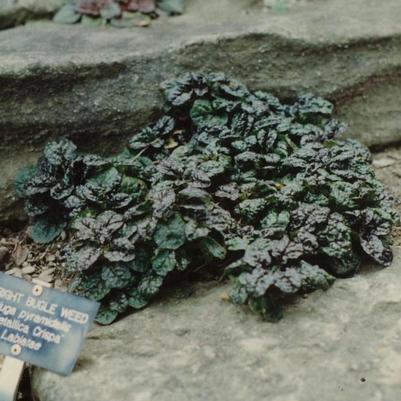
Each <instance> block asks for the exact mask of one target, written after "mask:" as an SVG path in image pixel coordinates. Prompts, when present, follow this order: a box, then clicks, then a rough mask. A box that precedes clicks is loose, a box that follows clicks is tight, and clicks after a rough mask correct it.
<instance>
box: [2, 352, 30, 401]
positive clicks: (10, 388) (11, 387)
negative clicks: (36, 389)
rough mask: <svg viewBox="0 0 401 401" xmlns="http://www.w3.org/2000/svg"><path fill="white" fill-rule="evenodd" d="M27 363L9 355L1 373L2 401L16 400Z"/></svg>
mask: <svg viewBox="0 0 401 401" xmlns="http://www.w3.org/2000/svg"><path fill="white" fill-rule="evenodd" d="M24 365H25V363H24V362H23V361H20V360H18V359H15V358H12V357H10V356H7V357H6V358H5V359H4V362H3V367H2V369H1V373H0V401H15V400H16V397H17V392H18V386H19V383H20V381H21V377H22V372H23V371H24Z"/></svg>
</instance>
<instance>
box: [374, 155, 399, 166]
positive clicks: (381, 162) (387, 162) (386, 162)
mask: <svg viewBox="0 0 401 401" xmlns="http://www.w3.org/2000/svg"><path fill="white" fill-rule="evenodd" d="M394 163H395V160H394V159H390V158H389V157H382V158H380V159H374V160H373V163H372V164H373V167H376V168H384V167H389V166H391V165H392V164H394Z"/></svg>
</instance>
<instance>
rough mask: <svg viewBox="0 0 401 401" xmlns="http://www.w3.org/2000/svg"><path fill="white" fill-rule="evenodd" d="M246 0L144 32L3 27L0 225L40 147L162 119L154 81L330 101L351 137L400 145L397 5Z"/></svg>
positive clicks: (119, 132) (205, 4) (14, 211)
mask: <svg viewBox="0 0 401 401" xmlns="http://www.w3.org/2000/svg"><path fill="white" fill-rule="evenodd" d="M259 3H261V2H255V1H254V0H221V1H218V2H216V1H215V0H203V1H197V0H188V2H187V10H186V13H185V14H184V15H183V16H180V17H175V18H167V17H166V18H160V19H159V20H158V21H155V22H154V23H153V24H152V26H151V27H150V28H148V29H139V28H136V29H126V30H118V29H115V28H107V27H106V28H94V27H87V26H82V25H76V26H64V25H57V24H53V23H52V22H38V23H31V24H27V25H26V26H23V27H18V28H14V29H8V30H3V31H1V32H0V88H1V91H0V171H1V172H2V174H1V175H0V222H4V221H13V220H20V219H21V218H23V215H22V214H21V208H20V207H18V204H17V203H16V199H15V197H14V196H13V191H12V187H13V185H12V180H13V177H14V175H15V173H16V171H17V170H18V169H19V168H20V167H21V166H23V165H26V164H27V163H29V162H31V161H33V160H35V158H36V157H37V155H38V154H39V152H40V150H41V149H42V148H43V145H44V143H45V142H47V141H49V140H50V139H52V138H59V137H61V136H68V137H71V138H73V139H74V140H75V141H76V142H77V143H78V144H79V146H80V148H81V149H84V150H88V149H89V150H95V151H101V152H105V153H108V152H111V151H115V150H117V149H118V148H120V147H121V146H122V144H123V143H124V142H125V141H126V139H127V137H129V136H130V135H132V133H133V132H135V131H136V130H138V129H139V128H140V127H142V126H144V125H145V124H147V123H149V122H151V121H152V120H154V119H155V118H156V116H157V115H158V114H159V113H160V109H161V107H162V97H161V95H160V92H159V89H158V88H159V84H160V82H162V81H163V80H165V79H168V78H172V77H175V76H177V75H178V74H180V73H182V72H184V71H188V70H200V71H212V70H215V71H216V70H218V71H224V72H226V73H227V74H229V75H231V76H234V77H237V78H238V79H241V80H242V81H244V82H245V83H247V84H248V85H249V86H250V87H251V88H252V89H264V90H269V91H272V92H274V93H276V94H278V95H279V96H281V97H291V96H293V95H294V93H295V92H305V91H313V92H316V93H318V94H320V95H323V96H326V97H328V98H329V99H331V100H332V101H333V102H334V103H335V104H336V107H337V114H338V116H339V117H340V118H342V119H344V120H345V121H346V122H348V123H349V125H350V129H349V131H348V135H350V136H353V137H355V138H358V139H360V140H362V141H363V142H364V143H366V144H367V145H370V146H373V145H383V144H388V143H392V142H398V141H400V139H401V128H400V127H401V117H400V116H401V104H400V102H399V96H400V94H401V25H400V23H399V20H400V17H401V2H399V0H386V2H385V4H382V3H380V2H373V1H370V0H353V1H352V2H350V1H348V0H302V1H299V2H293V3H294V5H293V6H292V7H290V9H289V11H288V12H286V13H281V14H274V13H272V12H271V11H269V10H268V9H265V8H263V7H262V5H261V4H259Z"/></svg>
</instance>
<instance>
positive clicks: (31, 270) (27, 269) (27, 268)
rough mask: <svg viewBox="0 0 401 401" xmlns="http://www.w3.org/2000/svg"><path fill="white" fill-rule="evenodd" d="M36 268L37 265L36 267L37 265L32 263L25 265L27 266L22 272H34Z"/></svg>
mask: <svg viewBox="0 0 401 401" xmlns="http://www.w3.org/2000/svg"><path fill="white" fill-rule="evenodd" d="M35 270H36V267H35V266H32V265H25V266H24V267H23V268H22V272H23V273H24V274H32V273H34V272H35Z"/></svg>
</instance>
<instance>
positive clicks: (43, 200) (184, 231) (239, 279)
mask: <svg viewBox="0 0 401 401" xmlns="http://www.w3.org/2000/svg"><path fill="white" fill-rule="evenodd" d="M162 89H163V92H164V95H165V98H166V112H165V115H164V116H162V117H161V118H160V119H159V120H158V121H157V122H156V123H155V124H153V125H151V126H149V127H147V128H145V129H143V130H141V131H139V132H138V133H136V134H135V135H134V136H133V137H132V138H131V139H130V140H129V142H128V144H127V147H126V148H125V149H124V150H123V151H122V152H121V153H120V154H118V155H113V156H111V157H100V156H97V155H91V154H81V153H79V152H77V149H76V147H75V145H74V144H73V143H71V142H70V141H68V140H62V141H60V142H53V143H50V144H48V145H47V147H46V148H45V150H44V153H43V156H42V157H41V158H40V159H39V161H38V163H37V165H36V166H33V167H29V168H26V169H24V170H22V171H21V172H20V174H19V175H18V177H17V180H16V184H17V185H16V186H17V191H18V193H19V195H20V196H21V197H23V198H24V199H25V202H26V211H27V214H28V215H29V216H30V218H31V223H32V237H33V239H34V240H35V241H37V242H39V243H49V242H51V241H53V240H54V239H56V238H57V237H58V236H59V235H60V234H61V233H62V232H63V231H64V230H67V231H68V232H69V233H70V235H71V238H72V239H71V241H70V244H69V246H68V249H67V252H66V269H67V270H68V272H69V273H71V274H72V275H73V276H74V279H73V280H72V282H71V290H73V291H75V292H77V293H79V294H81V295H84V296H86V297H88V298H91V299H94V300H98V301H101V303H102V307H101V310H100V312H99V315H98V321H99V322H100V323H103V324H108V323H111V322H112V321H114V320H115V319H116V318H117V317H118V316H119V315H120V314H121V313H124V312H126V311H127V310H129V309H130V308H134V309H140V308H143V307H144V306H146V305H147V304H148V303H149V302H150V301H151V300H152V298H153V297H154V296H155V295H156V294H157V293H158V292H159V291H160V289H161V288H162V287H163V286H164V285H165V284H166V283H168V282H171V281H174V280H177V279H179V278H180V277H181V276H182V275H184V274H188V273H190V272H194V271H199V270H202V269H203V270H207V271H208V272H211V273H212V274H215V275H216V276H221V275H224V276H225V277H227V278H229V279H230V280H231V281H232V283H233V285H232V290H231V294H230V296H231V299H232V301H233V302H235V303H237V304H242V305H247V306H249V307H250V308H251V309H252V310H253V311H256V312H258V313H260V314H261V315H262V316H263V317H265V318H267V319H278V318H280V317H281V314H282V305H283V304H284V303H285V302H286V301H287V300H288V299H292V298H293V297H294V296H296V295H298V294H303V293H307V292H311V291H314V290H316V289H327V288H328V287H329V286H330V285H331V284H332V283H333V281H334V280H335V278H336V277H342V278H344V277H350V276H352V275H354V274H355V273H357V272H358V270H359V268H360V266H361V263H362V261H363V260H365V259H366V260H371V261H374V262H376V263H378V264H380V265H383V266H388V265H389V264H390V263H391V261H392V252H391V249H390V243H391V230H392V226H393V225H394V224H395V222H396V221H397V219H398V216H397V214H396V212H395V211H394V209H393V199H392V197H391V196H390V195H389V194H388V193H387V191H386V190H385V188H384V187H383V185H382V184H381V183H380V182H379V181H378V180H377V179H376V177H375V174H374V172H373V170H372V167H371V165H370V153H369V151H368V149H367V148H365V147H364V146H363V145H361V144H360V143H358V142H356V141H354V140H341V139H338V137H339V135H340V134H342V133H343V131H344V129H345V128H344V126H343V125H342V124H341V123H339V122H338V121H336V120H335V119H334V118H333V105H332V104H331V103H329V102H328V101H326V100H323V99H321V98H319V97H315V96H313V95H310V94H306V95H302V96H299V97H298V98H297V99H295V100H294V101H292V102H288V103H282V102H281V101H280V100H279V99H277V98H276V97H274V96H273V95H271V94H269V93H265V92H260V91H257V92H251V91H249V90H248V89H247V88H246V87H245V86H244V85H242V84H241V83H240V82H238V81H236V80H233V79H229V78H227V77H226V76H225V75H224V74H220V73H212V74H198V73H187V74H185V75H183V76H181V77H179V78H178V79H175V80H171V81H168V82H165V83H164V84H163V85H162Z"/></svg>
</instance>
